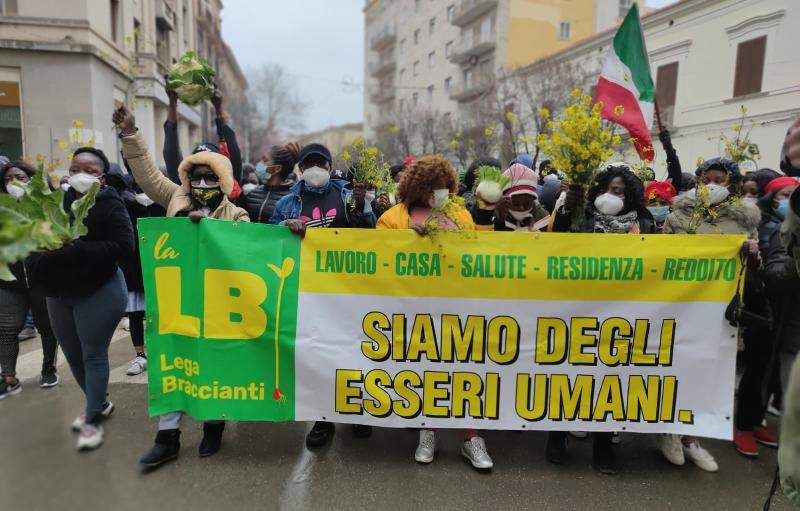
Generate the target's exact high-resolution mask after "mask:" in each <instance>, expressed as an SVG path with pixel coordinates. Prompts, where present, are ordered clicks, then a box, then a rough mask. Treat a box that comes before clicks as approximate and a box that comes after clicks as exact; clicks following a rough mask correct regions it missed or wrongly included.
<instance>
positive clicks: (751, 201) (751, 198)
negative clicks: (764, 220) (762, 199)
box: [742, 197, 758, 204]
mask: <svg viewBox="0 0 800 511" xmlns="http://www.w3.org/2000/svg"><path fill="white" fill-rule="evenodd" d="M742 201H743V202H749V203H750V204H756V203H757V202H758V198H756V197H742Z"/></svg>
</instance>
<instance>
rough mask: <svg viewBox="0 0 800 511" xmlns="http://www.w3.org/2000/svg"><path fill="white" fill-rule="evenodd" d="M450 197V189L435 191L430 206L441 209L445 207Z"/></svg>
mask: <svg viewBox="0 0 800 511" xmlns="http://www.w3.org/2000/svg"><path fill="white" fill-rule="evenodd" d="M448 197H450V189H448V188H439V189H437V190H434V191H433V197H432V198H431V202H430V206H431V207H432V208H441V207H442V206H444V204H445V202H447V198H448Z"/></svg>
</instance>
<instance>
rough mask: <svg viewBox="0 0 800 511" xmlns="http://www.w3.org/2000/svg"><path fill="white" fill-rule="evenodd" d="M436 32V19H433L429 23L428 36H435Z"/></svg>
mask: <svg viewBox="0 0 800 511" xmlns="http://www.w3.org/2000/svg"><path fill="white" fill-rule="evenodd" d="M434 32H436V18H435V17H434V18H431V20H430V21H429V22H428V34H430V35H433V33H434Z"/></svg>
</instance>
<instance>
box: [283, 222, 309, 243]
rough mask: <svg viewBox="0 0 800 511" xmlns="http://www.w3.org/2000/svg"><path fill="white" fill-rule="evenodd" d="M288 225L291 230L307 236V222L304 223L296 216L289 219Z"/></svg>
mask: <svg viewBox="0 0 800 511" xmlns="http://www.w3.org/2000/svg"><path fill="white" fill-rule="evenodd" d="M286 227H288V228H289V230H290V231H292V232H293V233H295V234H297V235H298V236H300V237H301V238H305V237H306V224H305V223H303V221H302V220H297V219H296V218H293V219H291V220H287V221H286Z"/></svg>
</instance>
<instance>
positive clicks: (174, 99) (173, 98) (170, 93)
mask: <svg viewBox="0 0 800 511" xmlns="http://www.w3.org/2000/svg"><path fill="white" fill-rule="evenodd" d="M168 83H169V77H168V76H167V75H164V89H165V90H166V91H167V97H168V98H169V106H171V107H175V106H178V93H177V92H175V91H174V90H172V89H170V88H169V86H168V85H167V84H168Z"/></svg>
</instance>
